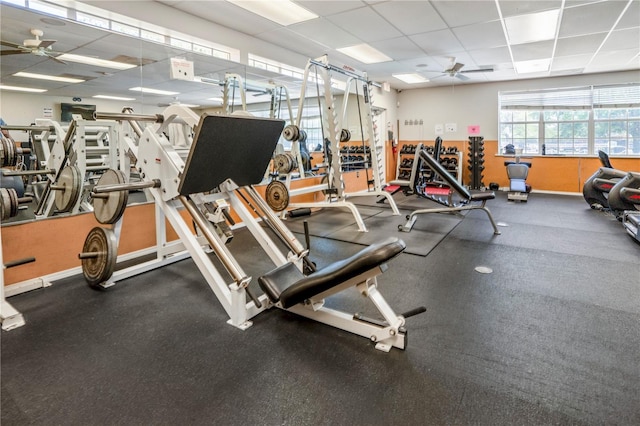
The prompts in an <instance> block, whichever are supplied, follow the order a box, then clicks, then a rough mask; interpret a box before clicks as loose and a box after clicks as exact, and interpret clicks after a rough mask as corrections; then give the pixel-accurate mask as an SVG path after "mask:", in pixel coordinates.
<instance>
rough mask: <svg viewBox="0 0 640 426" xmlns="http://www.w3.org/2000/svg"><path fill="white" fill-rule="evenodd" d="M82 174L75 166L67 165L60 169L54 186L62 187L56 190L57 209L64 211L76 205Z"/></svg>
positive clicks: (80, 190)
mask: <svg viewBox="0 0 640 426" xmlns="http://www.w3.org/2000/svg"><path fill="white" fill-rule="evenodd" d="M82 183H83V182H82V176H81V173H80V169H79V168H78V167H76V166H67V167H65V168H64V169H62V173H60V177H59V178H58V181H57V182H56V183H55V185H56V186H60V187H63V188H64V189H61V190H58V191H56V199H55V201H56V208H57V209H58V211H60V212H63V213H66V212H68V211H71V210H72V209H73V207H74V206H75V205H76V202H77V201H78V198H79V197H80V194H82Z"/></svg>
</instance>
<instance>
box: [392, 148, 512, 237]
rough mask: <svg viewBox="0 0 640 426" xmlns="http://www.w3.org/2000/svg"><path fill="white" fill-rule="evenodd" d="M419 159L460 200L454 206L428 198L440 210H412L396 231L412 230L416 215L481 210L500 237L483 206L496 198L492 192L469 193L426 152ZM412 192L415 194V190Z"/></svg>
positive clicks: (488, 212) (490, 216) (489, 213)
mask: <svg viewBox="0 0 640 426" xmlns="http://www.w3.org/2000/svg"><path fill="white" fill-rule="evenodd" d="M419 158H420V160H421V161H424V162H425V163H426V164H427V165H428V166H429V167H430V168H431V170H433V171H434V173H436V174H437V175H438V176H440V177H441V178H442V179H444V180H445V182H446V183H447V184H448V185H449V187H450V188H451V189H452V190H453V191H455V192H456V193H457V194H458V195H459V196H460V197H461V198H462V200H461V201H460V203H458V204H454V203H452V202H451V201H441V200H439V199H435V198H430V199H432V200H433V201H436V202H438V203H440V204H443V205H444V207H440V208H432V209H419V210H414V211H413V212H411V214H409V215H407V223H405V224H404V225H398V229H399V230H400V231H403V232H410V231H411V229H412V228H413V225H414V224H415V223H416V220H417V218H418V215H420V214H426V213H452V212H459V211H463V210H476V209H479V210H483V211H484V212H485V213H486V214H487V216H488V217H489V221H490V222H491V225H492V226H493V233H494V234H495V235H500V231H499V230H498V227H497V225H496V222H495V221H494V220H493V216H492V215H491V211H490V210H489V209H488V208H487V207H486V206H485V204H486V203H487V200H492V199H494V198H495V197H496V194H495V193H494V192H490V191H486V192H474V193H471V192H470V191H469V190H468V189H467V188H465V187H464V186H462V185H461V184H460V183H459V182H458V181H457V180H456V179H455V178H454V177H453V176H452V175H451V174H450V173H449V172H448V171H447V170H446V169H445V168H444V167H442V165H441V164H440V163H438V162H437V161H436V160H435V159H434V158H433V157H431V156H430V155H429V154H428V153H427V151H426V150H424V149H423V150H421V151H420V153H419ZM412 185H415V182H412ZM413 189H414V192H417V191H416V189H415V188H413ZM474 202H480V204H471V203H474Z"/></svg>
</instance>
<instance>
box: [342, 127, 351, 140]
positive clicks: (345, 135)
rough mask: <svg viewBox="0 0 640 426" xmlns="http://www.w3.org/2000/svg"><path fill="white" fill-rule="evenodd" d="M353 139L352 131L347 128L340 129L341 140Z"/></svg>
mask: <svg viewBox="0 0 640 426" xmlns="http://www.w3.org/2000/svg"><path fill="white" fill-rule="evenodd" d="M350 140H351V132H350V131H348V130H347V129H342V130H341V131H340V142H349V141H350Z"/></svg>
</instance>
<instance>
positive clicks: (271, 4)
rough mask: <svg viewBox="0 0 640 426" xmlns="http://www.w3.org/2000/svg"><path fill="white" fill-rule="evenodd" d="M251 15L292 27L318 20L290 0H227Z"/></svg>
mask: <svg viewBox="0 0 640 426" xmlns="http://www.w3.org/2000/svg"><path fill="white" fill-rule="evenodd" d="M227 1H228V2H229V3H233V4H235V5H236V6H239V7H241V8H243V9H245V10H248V11H249V12H251V13H255V14H256V15H260V16H262V17H263V18H267V19H268V20H270V21H273V22H276V23H278V24H280V25H284V26H287V25H292V24H297V23H298V22H304V21H309V20H311V19H316V18H317V17H318V15H316V14H315V13H312V12H310V11H308V10H307V9H305V8H304V7H301V6H298V5H297V4H295V3H293V2H291V1H289V0H264V1H255V0H253V1H243V0H227Z"/></svg>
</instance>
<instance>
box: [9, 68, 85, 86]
mask: <svg viewBox="0 0 640 426" xmlns="http://www.w3.org/2000/svg"><path fill="white" fill-rule="evenodd" d="M13 75H14V76H15V77H26V78H37V79H39V80H50V81H60V82H63V83H82V82H84V81H85V80H81V79H79V78H70V77H58V76H56V75H47V74H33V73H30V72H22V71H21V72H17V73H15V74H13Z"/></svg>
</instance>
